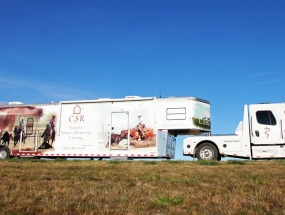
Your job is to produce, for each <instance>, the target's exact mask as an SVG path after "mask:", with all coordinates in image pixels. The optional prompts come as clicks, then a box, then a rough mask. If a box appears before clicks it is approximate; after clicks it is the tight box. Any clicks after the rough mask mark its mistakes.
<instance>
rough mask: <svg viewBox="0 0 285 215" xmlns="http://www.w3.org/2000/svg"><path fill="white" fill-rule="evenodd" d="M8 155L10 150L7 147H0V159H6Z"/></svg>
mask: <svg viewBox="0 0 285 215" xmlns="http://www.w3.org/2000/svg"><path fill="white" fill-rule="evenodd" d="M9 157H10V150H9V149H8V148H7V147H1V148H0V159H6V158H9Z"/></svg>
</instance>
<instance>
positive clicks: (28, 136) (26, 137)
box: [14, 116, 38, 152]
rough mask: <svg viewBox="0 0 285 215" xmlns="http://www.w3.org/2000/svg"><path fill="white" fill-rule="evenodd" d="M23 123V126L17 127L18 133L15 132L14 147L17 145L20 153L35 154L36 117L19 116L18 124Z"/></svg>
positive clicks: (36, 141) (36, 140)
mask: <svg viewBox="0 0 285 215" xmlns="http://www.w3.org/2000/svg"><path fill="white" fill-rule="evenodd" d="M22 120H23V121H24V124H21V123H20V125H19V127H18V128H19V132H18V131H15V137H14V147H16V146H17V143H19V151H20V152H35V151H36V150H37V146H38V132H37V123H38V118H37V117H33V116H31V117H29V116H20V117H19V122H21V121H22ZM21 125H23V126H22V127H21Z"/></svg>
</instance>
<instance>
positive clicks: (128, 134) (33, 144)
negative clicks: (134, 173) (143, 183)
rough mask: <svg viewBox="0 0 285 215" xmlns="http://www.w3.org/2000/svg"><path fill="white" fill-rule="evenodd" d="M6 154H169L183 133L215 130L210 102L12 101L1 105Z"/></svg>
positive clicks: (141, 99) (122, 156) (135, 99)
mask: <svg viewBox="0 0 285 215" xmlns="http://www.w3.org/2000/svg"><path fill="white" fill-rule="evenodd" d="M0 129H1V131H0V132H1V137H2V138H1V139H2V140H1V146H0V147H1V148H0V157H1V158H2V159H3V158H8V157H37V158H56V157H61V158H90V159H94V158H98V159H103V158H120V159H133V158H166V159H171V158H174V156H175V146H176V145H175V144H176V137H177V135H198V134H201V133H205V132H210V103H209V102H208V101H206V100H203V99H199V98H196V97H169V98H155V97H138V96H127V97H125V98H122V99H109V98H105V99H98V100H80V101H62V102H58V103H48V104H23V103H20V102H10V103H9V104H7V105H1V106H0Z"/></svg>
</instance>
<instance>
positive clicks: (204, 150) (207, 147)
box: [196, 143, 220, 160]
mask: <svg viewBox="0 0 285 215" xmlns="http://www.w3.org/2000/svg"><path fill="white" fill-rule="evenodd" d="M196 156H197V158H198V160H220V159H219V158H220V154H219V152H218V150H217V148H216V147H215V146H214V145H213V144H211V143H203V144H201V145H200V146H199V147H198V148H197V152H196Z"/></svg>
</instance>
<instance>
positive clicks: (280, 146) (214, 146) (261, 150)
mask: <svg viewBox="0 0 285 215" xmlns="http://www.w3.org/2000/svg"><path fill="white" fill-rule="evenodd" d="M284 121H285V104H284V103H279V104H252V105H249V106H248V105H245V106H244V115H243V121H241V122H240V123H239V125H238V127H237V129H236V131H235V134H234V135H209V136H199V137H188V138H186V139H184V141H183V155H185V156H192V157H196V158H198V159H202V160H220V159H221V157H227V156H229V157H237V158H245V159H274V158H277V159H282V158H285V140H284V135H285V123H284Z"/></svg>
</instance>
